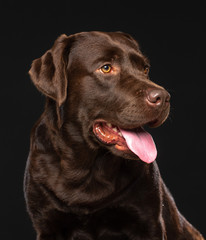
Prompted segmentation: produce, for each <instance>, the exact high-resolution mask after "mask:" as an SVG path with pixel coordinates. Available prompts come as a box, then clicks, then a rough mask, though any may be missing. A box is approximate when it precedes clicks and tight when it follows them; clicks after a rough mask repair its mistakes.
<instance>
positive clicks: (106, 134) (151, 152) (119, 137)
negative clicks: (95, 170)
mask: <svg viewBox="0 0 206 240" xmlns="http://www.w3.org/2000/svg"><path fill="white" fill-rule="evenodd" d="M93 132H94V134H95V136H96V137H97V139H98V140H99V141H100V142H101V143H103V144H105V145H108V146H114V147H115V148H116V149H117V150H119V151H123V152H126V153H131V152H132V153H133V154H135V155H136V156H138V158H139V159H140V160H142V161H143V162H146V163H151V162H153V161H154V160H155V159H156V157H157V149H156V146H155V143H154V140H153V138H152V136H151V135H150V134H149V133H148V132H146V131H145V130H144V129H143V127H142V126H140V127H137V128H134V129H123V128H120V127H118V126H116V125H113V124H111V123H109V122H107V121H104V120H98V121H95V122H94V124H93Z"/></svg>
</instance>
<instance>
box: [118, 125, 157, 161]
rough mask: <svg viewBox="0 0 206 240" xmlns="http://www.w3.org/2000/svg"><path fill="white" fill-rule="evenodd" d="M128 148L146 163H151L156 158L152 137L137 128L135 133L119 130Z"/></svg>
mask: <svg viewBox="0 0 206 240" xmlns="http://www.w3.org/2000/svg"><path fill="white" fill-rule="evenodd" d="M120 131H121V133H122V135H123V137H124V138H125V140H126V142H127V146H128V148H129V149H130V150H131V151H132V152H133V153H135V154H136V155H137V156H138V157H139V158H140V159H141V160H142V161H144V162H146V163H151V162H153V161H154V160H155V159H156V157H157V149H156V146H155V143H154V140H153V138H152V136H151V135H150V134H149V133H148V132H146V131H144V130H143V129H142V128H138V129H137V130H136V131H128V130H123V129H120Z"/></svg>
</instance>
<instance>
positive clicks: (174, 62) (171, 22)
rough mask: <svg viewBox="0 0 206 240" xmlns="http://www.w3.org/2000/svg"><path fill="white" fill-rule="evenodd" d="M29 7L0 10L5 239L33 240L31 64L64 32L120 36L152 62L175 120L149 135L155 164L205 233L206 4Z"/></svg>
mask: <svg viewBox="0 0 206 240" xmlns="http://www.w3.org/2000/svg"><path fill="white" fill-rule="evenodd" d="M152 2H153V4H152V5H151V3H150V2H148V1H145V3H142V2H140V1H122V2H121V1H120V2H118V1H117V2H110V1H101V2H100V1H96V2H95V1H94V2H87V1H82V2H73V3H71V1H56V2H53V1H50V2H47V3H46V2H45V1H43V0H42V1H41V2H37V1H33V2H29V1H27V3H26V2H25V3H24V4H23V3H22V4H21V3H20V2H19V1H8V2H7V4H6V5H5V4H4V5H2V4H1V6H0V7H1V8H0V9H1V16H0V24H1V28H0V31H1V37H0V39H1V44H0V47H1V50H0V54H1V55H0V56H1V58H0V59H1V72H0V76H1V80H0V81H1V83H0V87H1V91H0V95H1V99H2V100H1V117H0V119H1V124H0V127H1V137H0V141H1V145H0V146H1V162H0V164H1V165H0V166H1V167H0V177H1V179H0V193H1V196H0V200H1V205H0V206H1V211H0V221H1V224H0V239H5V240H6V239H8V240H12V239H22V240H24V239H25V240H27V239H35V233H34V231H33V229H32V225H31V222H30V220H29V217H28V215H27V213H26V209H25V202H24V196H23V190H22V189H23V175H24V168H25V164H26V159H27V154H28V151H29V135H30V130H31V127H32V125H33V124H34V123H35V121H36V120H37V119H38V117H39V116H40V114H41V112H42V110H43V105H44V97H43V96H42V95H41V94H40V93H39V92H38V91H37V90H36V89H35V87H34V86H33V85H32V83H31V81H30V79H29V76H28V73H27V72H28V70H29V68H30V64H31V62H32V60H34V59H35V58H38V57H40V56H41V55H42V54H44V52H45V51H46V50H47V49H49V48H50V47H51V46H52V44H53V42H54V40H55V39H56V38H57V37H58V36H59V35H60V34H62V33H66V34H67V35H69V34H73V33H76V32H80V31H90V30H100V31H123V32H127V33H130V34H131V35H132V36H133V37H134V38H136V39H137V40H138V41H139V43H140V45H141V49H142V51H143V52H144V54H145V55H146V56H148V57H149V59H150V61H151V65H152V68H151V72H150V77H151V79H152V80H153V81H155V82H156V83H158V84H160V85H163V86H164V87H165V88H166V89H167V90H168V91H169V92H170V94H171V96H172V99H171V114H170V116H169V119H168V120H167V122H166V123H164V124H163V126H161V127H159V128H157V129H151V130H150V132H151V133H152V135H153V137H154V139H155V142H156V145H157V148H158V158H157V162H158V164H159V167H160V171H161V174H162V177H163V179H164V180H165V182H166V184H167V186H168V187H169V189H170V191H171V192H172V194H173V196H174V198H175V200H176V203H177V206H178V208H179V210H180V211H181V212H182V213H183V215H184V216H185V217H186V218H187V219H188V220H189V221H190V222H191V223H192V224H193V225H194V226H195V227H197V228H198V229H199V230H200V231H201V232H202V233H203V235H206V228H205V219H204V216H205V214H206V211H205V202H206V196H205V189H206V188H205V167H206V163H205V162H206V157H205V150H206V145H205V134H206V129H205V128H206V127H205V110H206V100H205V91H206V87H205V86H206V85H205V74H204V65H205V54H203V51H204V50H205V49H204V45H205V42H206V41H205V39H204V31H205V19H204V13H205V10H206V9H205V6H204V5H203V4H202V3H201V2H197V1H196V2H195V4H193V2H192V1H188V2H186V3H183V2H181V3H182V5H181V3H180V1H179V4H176V5H172V4H170V3H169V2H170V1H165V3H164V4H160V3H158V2H157V1H152Z"/></svg>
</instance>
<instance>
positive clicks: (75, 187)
mask: <svg viewBox="0 0 206 240" xmlns="http://www.w3.org/2000/svg"><path fill="white" fill-rule="evenodd" d="M105 63H110V64H112V65H114V66H115V69H116V70H115V71H114V72H113V74H102V73H100V71H99V68H100V67H101V66H102V65H104V64H105ZM145 66H149V62H148V60H147V58H146V57H144V56H143V54H142V53H141V51H140V49H139V45H138V43H137V42H136V41H135V40H134V39H133V38H132V37H131V36H130V35H128V34H124V33H120V32H116V33H102V32H84V33H79V34H74V35H71V36H69V37H67V36H66V35H62V36H60V37H59V38H58V39H57V40H56V42H55V44H54V46H53V47H52V49H50V50H49V51H47V52H46V53H45V54H44V55H43V56H42V57H41V58H39V59H36V60H34V62H33V63H32V67H31V70H30V72H29V73H30V76H31V79H32V81H33V82H34V84H35V86H36V87H37V88H38V89H39V90H40V91H41V92H42V93H44V94H45V95H46V105H45V110H44V113H43V114H42V116H41V117H40V119H39V120H38V122H37V123H36V124H35V126H34V128H33V130H32V133H31V147H30V153H29V158H28V163H27V168H26V173H25V196H26V202H27V207H28V212H29V214H30V217H31V219H32V222H33V225H34V228H35V230H36V232H37V239H38V240H55V239H56V240H59V239H65V240H68V239H73V240H74V239H75V240H77V239H81V240H97V239H98V240H110V239H111V240H114V239H119V240H121V239H122V240H123V239H125V240H126V239H128V240H129V239H131V240H132V239H133V240H160V239H161V240H162V239H164V240H202V239H203V237H202V236H201V234H200V233H199V232H198V231H197V230H195V229H194V228H193V227H192V226H191V225H190V224H189V223H188V222H187V221H186V220H185V218H184V217H183V216H182V215H181V214H180V213H179V212H178V210H177V207H176V205H175V202H174V200H173V198H172V197H171V195H170V193H169V192H168V190H167V188H166V186H165V185H164V183H163V180H162V178H161V176H160V173H159V170H158V167H157V164H156V162H153V163H151V164H146V163H144V162H142V161H140V159H139V158H138V157H137V156H136V155H134V154H133V153H132V152H129V151H120V150H118V149H117V148H115V146H114V145H112V144H104V143H103V142H101V141H100V140H99V139H98V138H97V137H96V136H95V134H94V132H93V126H94V122H95V121H96V120H97V119H103V120H106V121H108V122H110V123H112V124H114V125H117V126H119V127H121V128H129V129H133V128H137V127H139V126H143V125H145V124H150V125H151V126H159V125H161V124H162V123H163V122H164V121H165V119H166V118H167V116H168V114H169V103H168V102H169V98H168V96H169V95H168V93H167V92H166V90H165V89H164V88H162V87H160V86H158V85H157V84H155V83H153V82H152V81H150V80H149V77H148V75H147V74H146V73H145V72H144V71H145ZM150 89H154V90H155V91H159V92H160V93H161V94H162V95H161V98H164V100H161V101H162V102H161V104H159V105H157V104H156V103H155V104H153V103H152V104H150V103H149V104H148V102H147V101H146V100H145V99H146V98H148V96H147V94H148V91H151V90H150ZM166 98H167V99H166Z"/></svg>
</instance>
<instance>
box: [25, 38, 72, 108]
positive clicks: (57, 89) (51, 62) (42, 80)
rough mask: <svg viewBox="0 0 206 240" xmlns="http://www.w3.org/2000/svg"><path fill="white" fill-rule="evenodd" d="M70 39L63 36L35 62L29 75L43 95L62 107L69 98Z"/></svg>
mask: <svg viewBox="0 0 206 240" xmlns="http://www.w3.org/2000/svg"><path fill="white" fill-rule="evenodd" d="M69 42H70V37H68V36H66V35H65V34H63V35H61V36H60V37H59V38H57V40H56V41H55V43H54V45H53V47H52V48H51V49H50V50H48V51H47V52H46V53H45V54H44V55H43V56H42V57H41V58H38V59H36V60H34V61H33V63H32V66H31V69H30V71H29V75H30V77H31V79H32V81H33V83H34V85H35V86H36V87H37V89H38V90H40V91H41V92H42V93H43V94H45V95H46V96H48V97H50V98H52V99H53V100H55V101H56V103H57V105H58V106H59V107H60V106H61V105H62V103H63V102H64V101H65V99H66V97H67V76H66V66H67V61H68V55H69V48H70V43H69Z"/></svg>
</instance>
